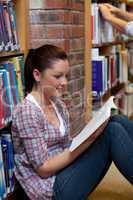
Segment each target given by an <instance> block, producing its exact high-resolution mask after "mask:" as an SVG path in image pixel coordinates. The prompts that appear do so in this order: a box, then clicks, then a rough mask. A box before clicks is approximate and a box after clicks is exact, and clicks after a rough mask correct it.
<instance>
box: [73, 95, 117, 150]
mask: <svg viewBox="0 0 133 200" xmlns="http://www.w3.org/2000/svg"><path fill="white" fill-rule="evenodd" d="M111 109H117V106H116V105H115V103H114V96H111V97H110V98H109V99H108V100H107V101H106V103H105V104H104V105H103V106H102V108H100V109H99V111H98V112H97V114H96V115H95V116H94V117H93V118H92V119H91V120H90V121H89V122H88V124H87V125H86V126H85V127H84V128H83V130H82V131H81V132H80V133H79V134H78V135H77V136H75V137H74V138H73V140H72V143H71V145H70V147H69V150H70V151H73V150H75V149H76V148H77V147H78V146H79V145H80V144H82V143H83V142H84V141H85V140H86V139H88V138H90V144H91V143H92V142H93V141H94V140H95V139H96V138H97V137H98V135H99V134H100V133H96V134H95V131H96V130H97V129H98V128H99V127H100V126H101V125H102V124H103V123H104V122H105V121H106V120H107V119H109V118H110V116H111Z"/></svg>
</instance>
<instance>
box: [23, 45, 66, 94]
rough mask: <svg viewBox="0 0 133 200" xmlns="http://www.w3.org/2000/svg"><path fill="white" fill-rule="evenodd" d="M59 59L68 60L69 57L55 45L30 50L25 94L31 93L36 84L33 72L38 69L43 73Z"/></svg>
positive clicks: (26, 67)
mask: <svg viewBox="0 0 133 200" xmlns="http://www.w3.org/2000/svg"><path fill="white" fill-rule="evenodd" d="M59 59H61V60H66V59H68V57H67V54H66V52H65V51H63V50H62V49H61V48H59V47H57V46H54V45H50V44H47V45H43V46H41V47H39V48H36V49H30V50H29V53H28V55H27V58H26V61H25V66H24V77H25V94H27V93H29V92H31V90H32V87H33V85H34V84H35V83H36V81H35V79H34V76H33V70H34V69H38V70H39V71H40V72H42V71H44V70H45V69H47V68H50V67H52V64H53V62H55V61H57V60H59Z"/></svg>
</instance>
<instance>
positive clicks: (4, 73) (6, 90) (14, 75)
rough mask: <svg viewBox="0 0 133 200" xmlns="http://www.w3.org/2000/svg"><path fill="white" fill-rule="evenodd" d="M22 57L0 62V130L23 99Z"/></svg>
mask: <svg viewBox="0 0 133 200" xmlns="http://www.w3.org/2000/svg"><path fill="white" fill-rule="evenodd" d="M23 66H24V58H23V56H18V57H11V58H9V59H8V60H6V59H3V60H1V62H0V128H2V127H4V126H5V125H7V124H8V123H9V122H10V121H11V113H12V109H13V107H14V106H15V105H16V104H18V103H19V102H20V101H21V100H22V99H23V75H22V74H23Z"/></svg>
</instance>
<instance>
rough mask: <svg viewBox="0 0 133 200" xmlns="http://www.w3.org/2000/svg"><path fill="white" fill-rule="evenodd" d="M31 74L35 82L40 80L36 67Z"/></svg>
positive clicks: (39, 73)
mask: <svg viewBox="0 0 133 200" xmlns="http://www.w3.org/2000/svg"><path fill="white" fill-rule="evenodd" d="M33 76H34V79H35V81H36V82H40V79H41V72H39V70H38V69H34V70H33Z"/></svg>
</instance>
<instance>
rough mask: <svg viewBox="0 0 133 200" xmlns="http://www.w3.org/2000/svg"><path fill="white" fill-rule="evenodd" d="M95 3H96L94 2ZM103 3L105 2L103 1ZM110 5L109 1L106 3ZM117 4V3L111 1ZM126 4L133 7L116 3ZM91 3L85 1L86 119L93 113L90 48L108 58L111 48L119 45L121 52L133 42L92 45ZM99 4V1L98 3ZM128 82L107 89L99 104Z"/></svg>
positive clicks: (117, 40)
mask: <svg viewBox="0 0 133 200" xmlns="http://www.w3.org/2000/svg"><path fill="white" fill-rule="evenodd" d="M96 2H97V1H96ZM101 2H103V1H102V0H101ZM104 2H105V1H104ZM107 2H108V3H110V1H107ZM113 2H115V3H116V2H117V1H113ZM118 2H119V3H120V2H124V3H126V5H128V7H129V6H131V8H132V5H133V1H128V0H120V1H118ZM91 3H92V2H91V1H89V0H85V84H86V86H85V88H86V108H87V109H86V119H89V117H90V116H91V113H92V111H93V98H92V96H91V94H92V65H91V60H92V58H91V48H98V49H99V50H100V53H101V55H105V56H108V55H107V54H106V52H108V50H109V49H111V48H112V47H113V46H116V45H118V46H119V45H121V50H122V51H123V50H125V49H126V48H128V46H129V44H131V43H132V42H133V39H132V38H124V39H123V38H121V39H116V40H114V41H112V42H104V43H98V44H92V35H91V32H92V31H91V28H92V26H93V25H92V24H91V20H92V18H91ZM98 3H100V0H99V1H98ZM127 84H128V82H120V83H119V81H118V83H117V84H116V85H115V86H112V87H111V88H109V89H108V90H107V91H106V92H105V94H104V95H103V96H102V97H101V102H104V101H106V100H107V99H108V98H109V97H110V95H117V94H118V93H119V92H120V93H121V91H122V90H123V91H124V90H125V87H126V86H127ZM125 94H126V93H125ZM88 97H89V98H88Z"/></svg>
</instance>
